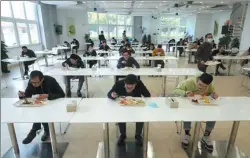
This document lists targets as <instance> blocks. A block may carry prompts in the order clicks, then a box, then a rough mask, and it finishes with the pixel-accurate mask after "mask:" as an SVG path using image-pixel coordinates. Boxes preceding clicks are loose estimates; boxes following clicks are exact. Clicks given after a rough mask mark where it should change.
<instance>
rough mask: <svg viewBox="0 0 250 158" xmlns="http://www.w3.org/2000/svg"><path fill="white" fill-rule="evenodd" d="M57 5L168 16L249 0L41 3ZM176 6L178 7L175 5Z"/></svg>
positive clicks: (221, 8) (208, 10) (211, 10)
mask: <svg viewBox="0 0 250 158" xmlns="http://www.w3.org/2000/svg"><path fill="white" fill-rule="evenodd" d="M41 2H42V3H46V4H52V5H57V7H58V8H72V9H87V10H88V11H94V8H96V9H97V12H105V13H119V14H132V15H158V14H169V15H175V14H176V13H178V15H191V14H197V13H210V14H211V13H216V12H221V11H225V10H231V9H232V6H233V3H235V2H250V0H193V1H188V0H165V1H158V0H156V1H152V0H151V1H150V0H143V1H141V0H130V1H126V0H125V1H124V0H116V1H112V0H106V1H101V0H97V1H41ZM177 4H178V5H177Z"/></svg>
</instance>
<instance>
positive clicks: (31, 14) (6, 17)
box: [1, 1, 40, 47]
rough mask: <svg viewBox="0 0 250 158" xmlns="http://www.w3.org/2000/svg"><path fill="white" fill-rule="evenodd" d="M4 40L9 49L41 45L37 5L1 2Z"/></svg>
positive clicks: (24, 2)
mask: <svg viewBox="0 0 250 158" xmlns="http://www.w3.org/2000/svg"><path fill="white" fill-rule="evenodd" d="M1 29H2V36H3V37H2V40H4V41H5V43H6V45H7V46H9V47H13V46H14V47H16V46H22V45H28V44H38V43H40V36H39V27H38V18H37V4H36V3H34V2H29V1H1Z"/></svg>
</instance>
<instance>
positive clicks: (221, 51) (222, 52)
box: [212, 45, 228, 76]
mask: <svg viewBox="0 0 250 158" xmlns="http://www.w3.org/2000/svg"><path fill="white" fill-rule="evenodd" d="M216 55H228V53H227V52H226V51H225V49H224V47H223V46H220V45H219V47H218V49H215V50H213V52H212V56H216ZM217 61H219V62H221V63H220V64H217V65H216V71H215V76H217V75H219V74H220V72H219V68H222V69H223V70H225V69H226V67H225V66H224V65H223V64H222V61H221V60H217Z"/></svg>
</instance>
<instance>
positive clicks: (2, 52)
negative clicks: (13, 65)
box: [1, 41, 8, 59]
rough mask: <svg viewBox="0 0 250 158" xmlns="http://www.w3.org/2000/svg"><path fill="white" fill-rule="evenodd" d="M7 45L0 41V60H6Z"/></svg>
mask: <svg viewBox="0 0 250 158" xmlns="http://www.w3.org/2000/svg"><path fill="white" fill-rule="evenodd" d="M7 47H8V46H7V45H6V44H5V42H4V41H1V59H6V58H8V55H7V52H8V50H7Z"/></svg>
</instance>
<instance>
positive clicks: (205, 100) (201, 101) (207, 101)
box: [190, 96, 218, 105]
mask: <svg viewBox="0 0 250 158" xmlns="http://www.w3.org/2000/svg"><path fill="white" fill-rule="evenodd" d="M194 100H196V101H197V102H194ZM190 101H191V102H192V103H193V104H196V105H218V104H217V101H216V100H215V99H213V98H212V97H210V96H204V97H200V98H197V97H192V98H190Z"/></svg>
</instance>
